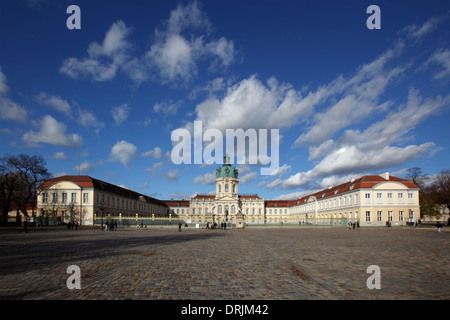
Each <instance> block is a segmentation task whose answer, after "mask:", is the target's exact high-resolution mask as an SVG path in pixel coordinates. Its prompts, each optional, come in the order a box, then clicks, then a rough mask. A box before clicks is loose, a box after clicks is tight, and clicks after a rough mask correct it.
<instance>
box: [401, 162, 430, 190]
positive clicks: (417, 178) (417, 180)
mask: <svg viewBox="0 0 450 320" xmlns="http://www.w3.org/2000/svg"><path fill="white" fill-rule="evenodd" d="M406 179H408V180H411V181H412V183H414V184H415V185H416V186H418V187H419V189H423V188H425V185H426V182H427V181H428V179H429V177H428V176H427V175H426V174H423V173H422V169H421V168H418V167H413V168H410V169H409V170H408V173H407V174H406Z"/></svg>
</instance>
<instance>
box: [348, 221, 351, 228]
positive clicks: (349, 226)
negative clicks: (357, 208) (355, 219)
mask: <svg viewBox="0 0 450 320" xmlns="http://www.w3.org/2000/svg"><path fill="white" fill-rule="evenodd" d="M348 228H349V229H351V228H352V221H350V222H349V223H348Z"/></svg>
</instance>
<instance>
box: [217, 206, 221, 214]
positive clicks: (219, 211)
mask: <svg viewBox="0 0 450 320" xmlns="http://www.w3.org/2000/svg"><path fill="white" fill-rule="evenodd" d="M217 213H222V205H219V206H218V207H217Z"/></svg>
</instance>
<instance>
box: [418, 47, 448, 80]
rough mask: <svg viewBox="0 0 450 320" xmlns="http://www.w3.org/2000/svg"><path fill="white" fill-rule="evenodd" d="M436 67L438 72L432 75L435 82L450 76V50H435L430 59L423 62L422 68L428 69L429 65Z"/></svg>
mask: <svg viewBox="0 0 450 320" xmlns="http://www.w3.org/2000/svg"><path fill="white" fill-rule="evenodd" d="M433 64H434V65H438V66H439V67H440V71H438V72H436V73H435V74H434V78H435V79H436V80H440V79H442V78H445V77H447V76H449V75H450V50H449V49H445V50H444V49H442V48H441V49H438V50H436V51H435V52H434V53H433V54H432V55H431V56H430V58H428V60H427V61H426V62H425V64H424V65H423V67H425V68H426V67H429V66H430V65H433Z"/></svg>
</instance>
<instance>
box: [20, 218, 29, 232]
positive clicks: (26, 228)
mask: <svg viewBox="0 0 450 320" xmlns="http://www.w3.org/2000/svg"><path fill="white" fill-rule="evenodd" d="M22 231H25V233H28V221H27V219H25V220H24V221H23V229H22V230H20V233H22Z"/></svg>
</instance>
